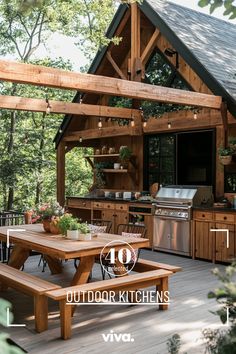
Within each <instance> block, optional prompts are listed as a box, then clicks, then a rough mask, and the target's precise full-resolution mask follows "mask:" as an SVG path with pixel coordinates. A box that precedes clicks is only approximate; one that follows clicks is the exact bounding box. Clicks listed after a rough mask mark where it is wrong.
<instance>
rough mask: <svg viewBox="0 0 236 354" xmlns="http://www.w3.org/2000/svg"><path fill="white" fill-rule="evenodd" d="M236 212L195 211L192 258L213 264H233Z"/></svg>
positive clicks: (235, 247)
mask: <svg viewBox="0 0 236 354" xmlns="http://www.w3.org/2000/svg"><path fill="white" fill-rule="evenodd" d="M235 225H236V210H235V209H232V208H216V207H212V208H209V207H208V208H206V207H198V208H194V209H193V220H192V245H193V247H192V257H193V258H194V259H195V258H201V259H206V260H211V261H212V262H217V261H218V262H231V261H232V259H233V258H235V257H236V227H235Z"/></svg>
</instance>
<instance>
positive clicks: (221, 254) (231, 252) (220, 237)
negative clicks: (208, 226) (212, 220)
mask: <svg viewBox="0 0 236 354" xmlns="http://www.w3.org/2000/svg"><path fill="white" fill-rule="evenodd" d="M216 229H223V230H229V244H228V247H227V232H226V231H222V232H220V231H218V232H216V233H215V237H216V261H221V262H230V261H231V260H232V258H234V257H235V227H234V225H231V224H221V223H216Z"/></svg>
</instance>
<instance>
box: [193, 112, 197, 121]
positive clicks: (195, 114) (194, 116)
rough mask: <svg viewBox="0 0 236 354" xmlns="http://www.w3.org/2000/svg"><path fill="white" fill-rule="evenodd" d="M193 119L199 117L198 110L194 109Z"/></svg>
mask: <svg viewBox="0 0 236 354" xmlns="http://www.w3.org/2000/svg"><path fill="white" fill-rule="evenodd" d="M193 119H195V120H196V119H197V112H196V111H194V113H193Z"/></svg>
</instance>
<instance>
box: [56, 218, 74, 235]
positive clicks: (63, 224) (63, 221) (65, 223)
mask: <svg viewBox="0 0 236 354" xmlns="http://www.w3.org/2000/svg"><path fill="white" fill-rule="evenodd" d="M73 220H75V219H74V218H73V216H72V214H69V213H65V214H64V215H62V216H61V217H60V219H59V221H58V228H59V230H60V232H61V233H62V235H64V236H67V230H69V227H70V224H71V223H72V221H73Z"/></svg>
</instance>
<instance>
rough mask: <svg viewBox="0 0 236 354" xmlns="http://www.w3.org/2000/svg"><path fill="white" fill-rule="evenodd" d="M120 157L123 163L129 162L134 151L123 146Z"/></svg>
mask: <svg viewBox="0 0 236 354" xmlns="http://www.w3.org/2000/svg"><path fill="white" fill-rule="evenodd" d="M119 155H120V160H121V161H122V162H124V161H128V160H129V159H130V158H131V156H132V151H131V150H130V148H129V147H128V146H121V147H120V153H119Z"/></svg>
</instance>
